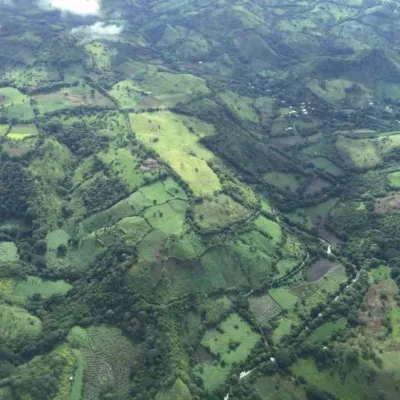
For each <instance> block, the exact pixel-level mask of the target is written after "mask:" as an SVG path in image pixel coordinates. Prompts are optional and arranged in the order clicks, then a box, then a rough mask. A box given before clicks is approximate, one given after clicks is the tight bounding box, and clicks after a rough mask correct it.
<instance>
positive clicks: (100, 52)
mask: <svg viewBox="0 0 400 400" xmlns="http://www.w3.org/2000/svg"><path fill="white" fill-rule="evenodd" d="M83 48H84V50H85V52H86V54H87V56H88V59H87V64H88V66H89V67H90V68H94V69H98V70H109V69H110V68H111V66H112V63H111V56H110V53H109V51H108V48H107V46H106V45H105V44H103V43H100V42H92V43H88V44H85V45H84V46H83Z"/></svg>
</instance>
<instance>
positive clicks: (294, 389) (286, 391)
mask: <svg viewBox="0 0 400 400" xmlns="http://www.w3.org/2000/svg"><path fill="white" fill-rule="evenodd" d="M254 386H255V388H256V391H257V393H258V394H259V395H260V396H261V399H262V400H305V399H306V395H305V393H304V391H303V389H302V388H301V387H300V386H298V385H296V384H295V383H294V382H293V381H292V380H291V379H290V378H289V377H287V378H285V377H283V376H279V375H277V376H263V377H261V378H258V379H257V380H256V382H255V384H254Z"/></svg>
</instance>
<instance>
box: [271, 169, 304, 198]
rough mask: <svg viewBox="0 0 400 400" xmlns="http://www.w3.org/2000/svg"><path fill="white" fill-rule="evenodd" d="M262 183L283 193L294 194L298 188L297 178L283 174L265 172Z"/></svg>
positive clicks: (298, 180)
mask: <svg viewBox="0 0 400 400" xmlns="http://www.w3.org/2000/svg"><path fill="white" fill-rule="evenodd" d="M264 181H265V182H266V183H269V184H270V185H272V186H275V187H276V188H278V189H280V190H283V191H285V192H292V193H294V192H296V191H297V189H298V188H299V186H300V183H301V179H300V177H299V176H297V175H294V174H290V173H285V172H267V173H266V174H264Z"/></svg>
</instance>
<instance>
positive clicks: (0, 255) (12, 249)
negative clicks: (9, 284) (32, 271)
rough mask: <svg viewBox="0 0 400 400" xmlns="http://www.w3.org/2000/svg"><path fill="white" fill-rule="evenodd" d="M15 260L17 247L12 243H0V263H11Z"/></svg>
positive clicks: (16, 258)
mask: <svg viewBox="0 0 400 400" xmlns="http://www.w3.org/2000/svg"><path fill="white" fill-rule="evenodd" d="M17 260H18V250H17V246H16V245H15V244H14V243H13V242H0V263H12V262H15V261H17Z"/></svg>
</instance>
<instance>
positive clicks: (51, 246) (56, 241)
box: [46, 229, 70, 251]
mask: <svg viewBox="0 0 400 400" xmlns="http://www.w3.org/2000/svg"><path fill="white" fill-rule="evenodd" d="M69 239H70V235H69V233H67V232H66V231H64V230H62V229H57V230H55V231H52V232H49V233H48V234H47V236H46V241H47V249H48V250H53V251H56V250H57V248H58V247H59V246H61V245H65V246H68V241H69Z"/></svg>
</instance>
